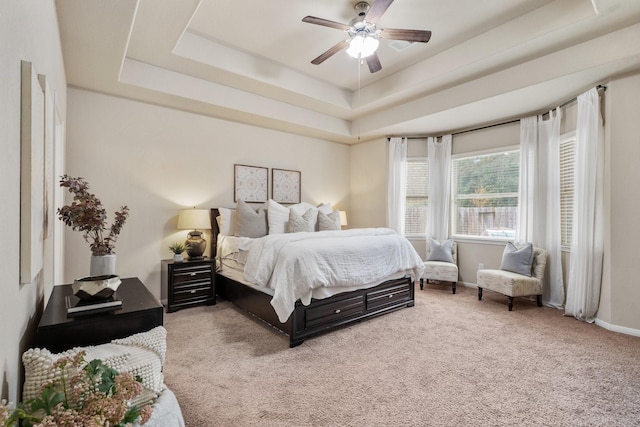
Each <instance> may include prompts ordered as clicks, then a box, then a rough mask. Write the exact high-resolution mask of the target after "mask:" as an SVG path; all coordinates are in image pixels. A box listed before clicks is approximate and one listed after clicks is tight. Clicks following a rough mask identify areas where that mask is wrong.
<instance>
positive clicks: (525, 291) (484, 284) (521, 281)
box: [477, 247, 547, 311]
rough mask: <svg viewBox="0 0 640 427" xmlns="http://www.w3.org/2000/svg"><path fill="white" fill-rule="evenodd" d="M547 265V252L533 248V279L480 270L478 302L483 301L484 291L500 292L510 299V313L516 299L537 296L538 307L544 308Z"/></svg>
mask: <svg viewBox="0 0 640 427" xmlns="http://www.w3.org/2000/svg"><path fill="white" fill-rule="evenodd" d="M546 264H547V251H545V250H544V249H540V248H536V247H534V248H533V262H532V263H531V277H529V276H525V275H523V274H518V273H514V272H511V271H505V270H478V273H477V284H478V300H482V290H483V289H489V290H490V291H494V292H498V293H501V294H503V295H506V296H507V297H509V311H512V310H513V299H514V298H515V297H524V296H533V295H535V296H536V302H537V304H538V307H542V281H543V278H544V269H545V266H546Z"/></svg>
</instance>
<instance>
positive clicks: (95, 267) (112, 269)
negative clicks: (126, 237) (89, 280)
mask: <svg viewBox="0 0 640 427" xmlns="http://www.w3.org/2000/svg"><path fill="white" fill-rule="evenodd" d="M115 274H116V254H110V255H91V266H90V268H89V276H91V277H95V276H108V275H115Z"/></svg>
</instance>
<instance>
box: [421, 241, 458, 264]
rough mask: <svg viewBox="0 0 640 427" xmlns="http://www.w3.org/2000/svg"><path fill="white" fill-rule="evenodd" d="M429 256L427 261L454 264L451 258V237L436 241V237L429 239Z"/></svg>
mask: <svg viewBox="0 0 640 427" xmlns="http://www.w3.org/2000/svg"><path fill="white" fill-rule="evenodd" d="M429 249H430V251H429V256H427V261H442V262H450V263H452V264H455V261H454V260H453V253H452V250H453V239H449V240H447V241H445V242H442V243H440V242H438V241H437V240H436V239H431V240H430V241H429Z"/></svg>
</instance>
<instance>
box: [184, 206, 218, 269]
mask: <svg viewBox="0 0 640 427" xmlns="http://www.w3.org/2000/svg"><path fill="white" fill-rule="evenodd" d="M178 228H179V229H181V230H191V231H190V232H189V234H188V235H187V241H186V242H185V244H186V245H187V254H189V259H202V258H204V256H203V254H204V251H205V249H207V241H206V240H205V239H204V237H203V233H202V231H199V230H209V229H210V228H211V220H210V218H209V210H208V209H195V208H194V209H182V210H181V211H180V215H179V216H178Z"/></svg>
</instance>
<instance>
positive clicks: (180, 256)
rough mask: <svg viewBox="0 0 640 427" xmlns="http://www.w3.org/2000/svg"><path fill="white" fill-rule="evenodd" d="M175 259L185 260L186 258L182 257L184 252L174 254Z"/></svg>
mask: <svg viewBox="0 0 640 427" xmlns="http://www.w3.org/2000/svg"><path fill="white" fill-rule="evenodd" d="M173 260H174V261H176V262H181V261H183V260H184V258H183V257H182V254H173Z"/></svg>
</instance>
